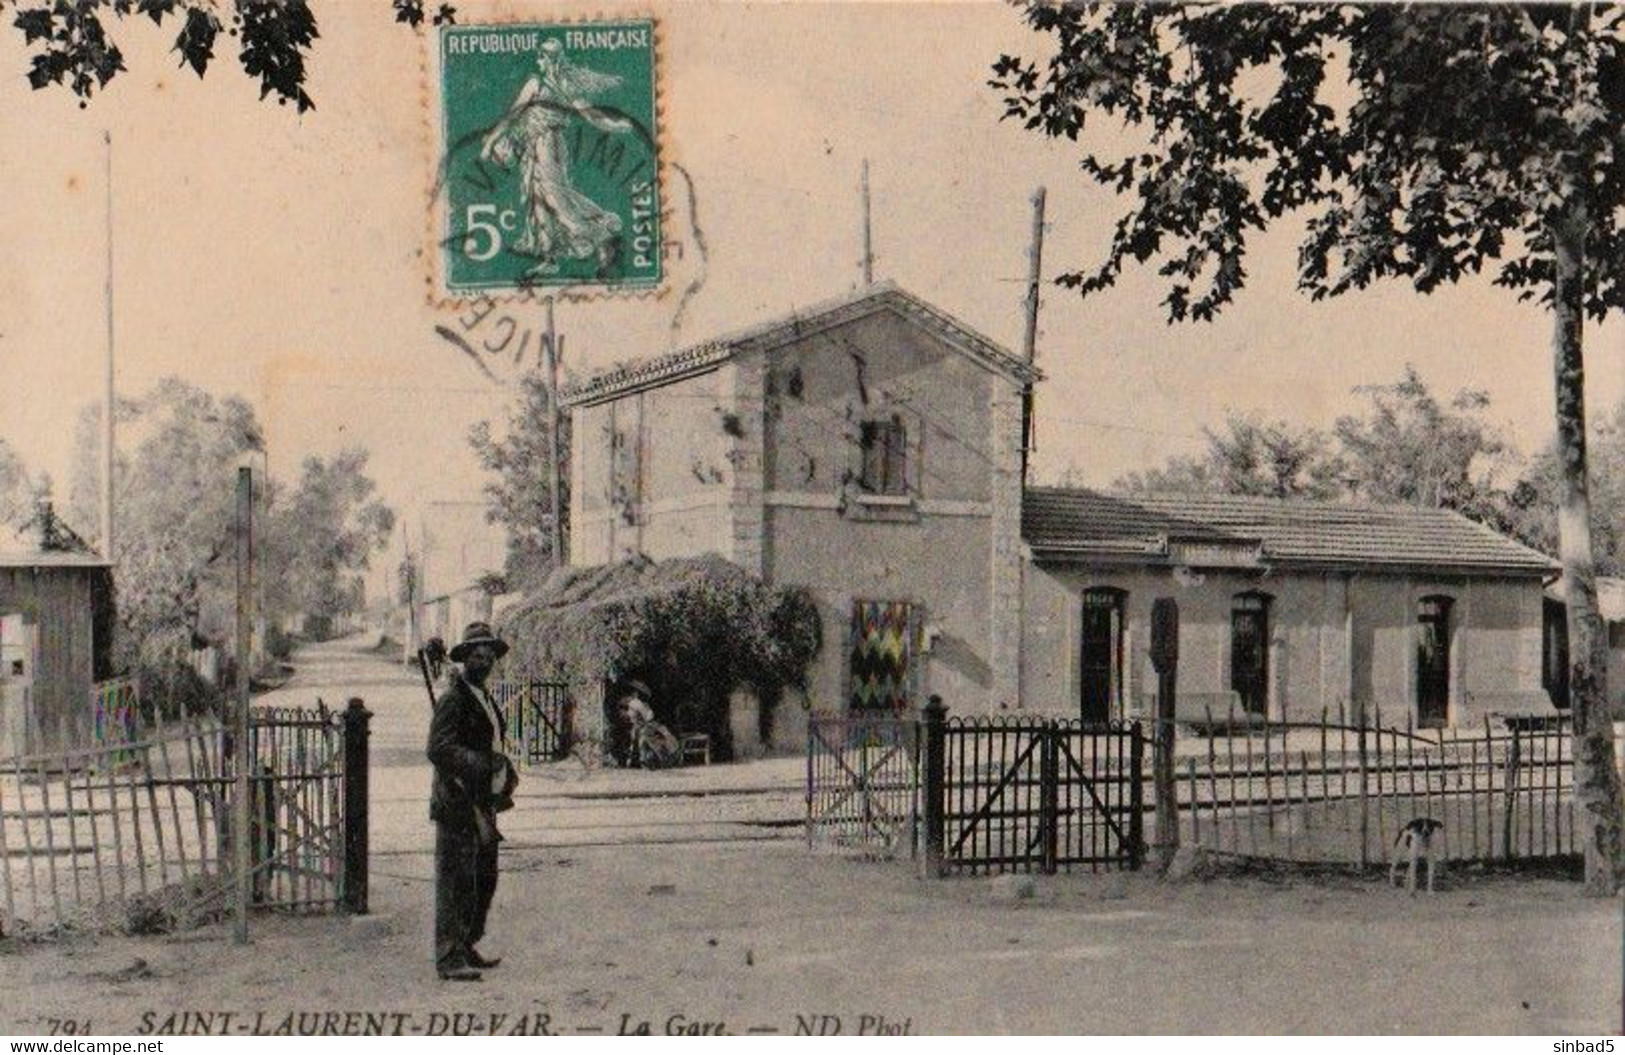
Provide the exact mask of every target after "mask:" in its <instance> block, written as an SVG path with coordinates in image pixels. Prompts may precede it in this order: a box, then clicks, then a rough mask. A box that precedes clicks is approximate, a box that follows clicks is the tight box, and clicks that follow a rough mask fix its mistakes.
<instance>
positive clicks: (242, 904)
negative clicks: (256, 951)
mask: <svg viewBox="0 0 1625 1055" xmlns="http://www.w3.org/2000/svg"><path fill="white" fill-rule="evenodd" d="M253 619H254V470H253V469H250V468H249V467H248V466H246V465H245V466H242V467H241V468H239V469H238V470H237V685H236V689H237V693H236V696H237V708H236V711H237V713H236V714H234V715H233V716H232V717H233V722H232V726H233V729H234V732H233V735H232V741H233V743H232V747H233V749H234V750H233V752H232V754H233V761H234V762H235V763H236V766H237V772H236V777H237V780H236V789H235V790H234V792H233V793H232V803H231V850H232V859H233V864H232V867H233V870H234V871H235V872H236V877H235V878H236V883H235V884H234V886H235V897H234V901H235V905H234V906H233V907H234V909H235V915H236V920H235V924H236V925H235V927H234V928H233V931H232V935H233V937H234V939H235V940H236V942H237V944H238V945H246V944H248V900H249V894H250V886H251V882H252V878H253V877H252V876H251V874H250V872H251V870H252V865H251V863H250V861H251V859H250V856H249V842H250V838H249V831H248V770H249V768H250V767H251V766H252V765H253V764H254V745H253V744H252V743H251V742H250V740H249V726H248V707H249V696H248V689H249V685H248V681H249V639H250V638H251V637H252V636H253V633H254V622H253Z"/></svg>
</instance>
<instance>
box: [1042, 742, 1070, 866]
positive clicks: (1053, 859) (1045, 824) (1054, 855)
mask: <svg viewBox="0 0 1625 1055" xmlns="http://www.w3.org/2000/svg"><path fill="white" fill-rule="evenodd" d="M1037 735H1038V736H1040V737H1042V738H1043V739H1042V740H1040V741H1039V747H1040V750H1039V754H1038V831H1039V835H1040V838H1041V840H1042V842H1043V847H1044V860H1043V862H1042V868H1043V870H1044V874H1045V875H1054V874H1055V873H1056V872H1057V871H1059V870H1060V841H1061V833H1060V828H1061V823H1060V818H1061V737H1062V736H1063V735H1064V727H1063V726H1061V725H1059V724H1050V725H1046V726H1044V727H1041V728H1040V729H1039V730H1037Z"/></svg>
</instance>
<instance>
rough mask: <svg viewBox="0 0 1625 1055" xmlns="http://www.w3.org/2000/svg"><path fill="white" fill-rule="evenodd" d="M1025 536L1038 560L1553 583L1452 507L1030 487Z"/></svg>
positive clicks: (1507, 543)
mask: <svg viewBox="0 0 1625 1055" xmlns="http://www.w3.org/2000/svg"><path fill="white" fill-rule="evenodd" d="M1021 533H1022V537H1023V539H1024V540H1025V541H1026V542H1027V544H1028V545H1029V546H1030V547H1031V548H1032V550H1033V553H1034V555H1035V556H1036V557H1038V558H1039V559H1050V560H1067V559H1072V560H1088V559H1091V558H1107V559H1116V560H1128V561H1131V562H1134V563H1149V564H1184V563H1195V562H1200V561H1201V560H1203V559H1212V560H1213V561H1214V563H1217V564H1224V565H1243V566H1246V565H1249V564H1251V565H1252V566H1257V567H1272V566H1311V567H1333V568H1338V567H1340V568H1348V569H1356V568H1374V569H1391V570H1396V571H1398V570H1412V571H1428V570H1438V571H1485V572H1497V573H1501V574H1516V575H1548V574H1552V573H1555V572H1556V571H1557V564H1556V563H1555V562H1554V561H1552V559H1551V558H1549V557H1547V556H1546V555H1545V554H1542V553H1539V552H1537V551H1535V550H1532V549H1530V548H1529V547H1527V546H1525V545H1523V544H1521V543H1519V542H1515V541H1513V540H1512V539H1510V538H1507V537H1506V536H1505V535H1502V534H1499V533H1498V532H1496V531H1494V530H1492V529H1490V528H1487V527H1485V526H1484V525H1482V524H1478V523H1475V522H1474V521H1471V520H1469V519H1467V518H1466V517H1464V516H1462V515H1461V514H1460V513H1457V512H1455V511H1454V510H1449V509H1421V508H1416V507H1412V506H1380V505H1354V504H1349V503H1340V502H1315V501H1309V500H1307V499H1274V498H1249V497H1242V496H1236V495H1169V494H1147V495H1114V494H1106V493H1102V492H1099V491H1089V490H1083V489H1069V488H1058V487H1033V488H1029V489H1028V490H1027V491H1026V493H1025V496H1024V497H1023V499H1022V508H1021Z"/></svg>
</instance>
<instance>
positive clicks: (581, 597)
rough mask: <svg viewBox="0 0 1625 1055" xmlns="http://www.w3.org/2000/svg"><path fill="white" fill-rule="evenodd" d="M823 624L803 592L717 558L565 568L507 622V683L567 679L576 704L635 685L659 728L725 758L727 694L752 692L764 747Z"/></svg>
mask: <svg viewBox="0 0 1625 1055" xmlns="http://www.w3.org/2000/svg"><path fill="white" fill-rule="evenodd" d="M820 626H821V624H820V622H819V618H818V610H817V607H816V606H815V605H814V603H813V599H812V595H811V594H810V593H809V592H808V591H807V590H806V589H804V588H801V587H780V586H769V585H768V584H766V583H764V582H763V581H762V580H761V579H760V578H758V577H756V576H754V575H751V574H750V573H749V572H746V571H745V570H744V569H742V568H740V567H738V566H737V565H735V564H731V563H729V562H728V561H727V560H725V559H723V558H722V557H719V556H716V555H712V554H708V555H706V556H703V557H694V558H681V559H676V560H668V561H660V562H656V561H651V560H649V559H648V558H646V557H633V558H631V559H628V560H624V561H620V562H618V563H615V564H606V565H600V566H597V567H591V568H560V569H556V570H555V571H554V572H553V573H552V574H551V575H549V576H548V578H547V579H546V580H545V581H544V582H543V583H542V584H541V586H540V587H539V588H537V589H536V590H535V591H534V592H532V593H529V594H527V595H526V596H525V597H524V598H523V599H522V600H521V601H520V602H519V603H518V604H517V605H515V606H514V607H513V608H510V609H508V610H507V611H506V612H504V613H503V614H502V615H501V617H500V618H499V620H498V627H499V633H501V635H502V636H503V638H504V639H505V640H507V641H508V642H509V643H510V644H511V646H512V652H511V653H510V654H509V656H508V658H507V659H506V660H505V662H504V668H505V669H504V676H505V677H510V678H519V679H531V678H538V679H552V680H563V681H567V682H569V683H570V685H571V687H572V689H573V690H574V693H575V696H576V699H578V700H597V699H598V690H599V687H600V686H602V685H604V684H606V683H613V682H615V681H617V680H619V679H624V678H638V679H640V680H642V681H644V682H646V683H647V684H648V685H649V687H650V689H651V690H652V691H653V694H654V700H653V701H651V702H652V706H653V708H654V711H655V716H656V718H657V719H658V720H659V721H661V722H662V723H664V724H665V725H667V726H669V727H671V728H672V729H673V730H674V731H676V732H679V733H690V732H703V733H707V734H709V735H710V737H711V743H712V750H713V753H714V754H715V755H717V756H718V757H722V758H728V757H731V755H732V750H733V744H732V736H731V734H730V731H729V725H728V698H729V696H730V695H731V694H732V693H733V692H734V691H735V690H737V689H740V688H748V689H750V690H751V691H753V692H754V693H755V695H756V697H757V698H758V699H759V700H760V701H761V727H762V736H763V740H764V741H765V740H767V739H768V731H769V730H770V729H771V728H772V713H773V708H774V707H775V706H776V705H777V703H778V702H779V700H780V698H781V697H782V695H783V693H784V690H785V689H790V688H793V689H800V690H805V689H806V684H807V682H806V679H807V667H808V664H810V663H811V662H812V660H813V658H814V657H815V656H817V654H818V650H819V647H820V645H821V635H820ZM579 717H580V719H581V720H585V721H587V722H589V723H594V724H596V723H598V722H602V721H603V716H602V715H589V714H586V713H582V714H580V716H579ZM597 731H598V732H600V733H601V732H602V731H603V730H602V726H599V727H598V728H597Z"/></svg>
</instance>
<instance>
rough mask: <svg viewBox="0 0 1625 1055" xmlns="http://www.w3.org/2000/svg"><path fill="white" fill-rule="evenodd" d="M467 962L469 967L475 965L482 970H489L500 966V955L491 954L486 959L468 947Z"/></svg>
mask: <svg viewBox="0 0 1625 1055" xmlns="http://www.w3.org/2000/svg"><path fill="white" fill-rule="evenodd" d="M468 964H469V966H470V967H477V968H479V969H480V970H482V971H489V970H490V969H491V968H493V967H500V966H502V957H500V956H493V957H491V958H490V959H489V960H487V959H486V958H485V957H483V956H481V955H480V954H479V953H478V952H476V951H475V950H473V949H470V950H468Z"/></svg>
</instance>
